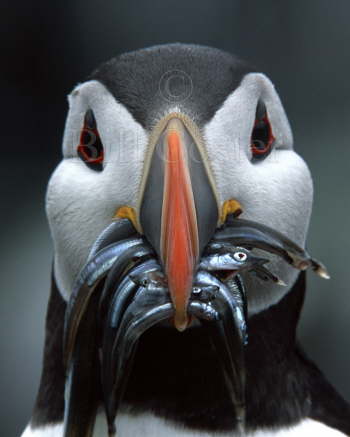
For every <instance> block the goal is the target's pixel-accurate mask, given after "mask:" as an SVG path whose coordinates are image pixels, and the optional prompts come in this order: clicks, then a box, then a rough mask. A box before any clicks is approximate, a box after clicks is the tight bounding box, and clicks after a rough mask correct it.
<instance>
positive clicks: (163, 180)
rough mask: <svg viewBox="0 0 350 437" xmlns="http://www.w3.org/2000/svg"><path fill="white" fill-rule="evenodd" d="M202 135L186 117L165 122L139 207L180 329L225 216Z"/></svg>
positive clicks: (155, 144)
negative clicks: (205, 252) (221, 213)
mask: <svg viewBox="0 0 350 437" xmlns="http://www.w3.org/2000/svg"><path fill="white" fill-rule="evenodd" d="M191 131H192V132H191ZM198 132H199V131H198V130H197V129H195V126H194V124H193V123H192V122H191V121H190V120H189V121H188V120H187V118H185V117H183V116H182V115H181V118H180V116H176V115H173V116H172V117H167V119H166V120H164V121H163V125H162V127H161V128H160V129H158V134H157V135H155V139H154V141H153V145H152V143H151V145H150V154H149V157H148V160H147V161H146V165H145V172H144V178H143V184H142V185H143V186H142V196H141V202H140V207H139V225H140V227H141V229H142V233H143V234H144V235H145V237H146V238H147V239H148V241H149V242H150V243H151V245H152V246H153V248H154V249H155V250H156V252H157V254H158V257H159V259H160V261H161V263H162V265H163V269H164V272H165V274H166V278H167V282H168V288H169V291H170V296H171V299H172V302H173V305H174V308H175V320H174V322H175V326H176V328H177V329H178V330H179V331H183V330H184V329H186V327H187V326H188V324H189V317H188V313H187V306H188V302H189V297H190V294H191V291H192V285H193V277H194V274H195V271H196V268H197V264H198V260H199V257H200V255H201V252H202V250H203V248H204V247H205V246H206V245H207V243H208V242H209V240H210V239H211V238H212V236H213V234H214V231H215V229H216V226H217V223H218V218H219V214H218V202H217V200H216V197H215V189H214V186H213V182H212V178H211V175H210V170H209V167H208V164H207V160H206V157H205V153H204V149H203V146H202V143H201V139H200V135H199V133H198Z"/></svg>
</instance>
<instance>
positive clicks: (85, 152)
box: [77, 126, 104, 164]
mask: <svg viewBox="0 0 350 437" xmlns="http://www.w3.org/2000/svg"><path fill="white" fill-rule="evenodd" d="M87 136H89V137H90V138H95V139H96V138H98V139H99V138H100V135H99V133H98V130H97V129H89V128H88V127H86V126H84V127H83V129H82V131H81V134H80V142H79V145H78V148H77V150H78V154H79V155H80V156H81V158H82V160H83V161H85V162H87V163H89V164H101V163H102V162H103V159H104V153H103V149H100V150H98V156H97V157H93V156H91V153H95V152H96V150H97V149H96V148H95V147H94V146H93V142H91V140H89V141H88V144H84V143H85V142H86V137H87ZM89 143H90V144H89Z"/></svg>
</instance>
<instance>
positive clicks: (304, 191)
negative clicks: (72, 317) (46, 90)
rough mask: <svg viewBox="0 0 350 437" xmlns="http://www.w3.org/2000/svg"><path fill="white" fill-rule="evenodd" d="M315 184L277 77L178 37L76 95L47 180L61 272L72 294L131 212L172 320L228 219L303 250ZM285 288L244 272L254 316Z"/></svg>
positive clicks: (290, 278)
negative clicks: (108, 234) (160, 271)
mask: <svg viewBox="0 0 350 437" xmlns="http://www.w3.org/2000/svg"><path fill="white" fill-rule="evenodd" d="M312 191H313V189H312V180H311V177H310V173H309V170H308V168H307V166H306V164H305V162H304V161H303V160H302V158H301V157H300V156H299V155H298V154H297V153H296V152H295V151H294V149H293V138H292V133H291V129H290V126H289V123H288V120H287V117H286V115H285V112H284V109H283V106H282V104H281V101H280V99H279V97H278V95H277V93H276V91H275V89H274V87H273V85H272V83H271V82H270V80H269V79H268V78H267V77H266V76H265V75H264V74H262V73H259V72H256V71H254V69H252V68H251V67H249V66H248V65H247V64H245V63H244V62H242V61H240V60H239V59H237V58H236V57H234V56H232V55H230V54H227V53H224V52H222V51H220V50H217V49H212V48H208V47H202V46H195V45H183V44H171V45H164V46H156V47H152V48H149V49H143V50H139V51H136V52H131V53H127V54H124V55H121V56H118V57H116V58H114V59H112V60H111V61H109V62H106V63H104V64H102V65H101V66H100V67H99V68H98V69H97V70H96V71H95V72H94V73H93V74H92V75H91V76H90V77H89V79H88V80H87V81H86V82H84V83H81V84H79V85H78V86H76V87H75V89H74V90H73V91H72V93H71V94H70V96H69V113H68V117H67V122H66V127H65V133H64V139H63V159H62V161H61V163H60V164H59V165H58V167H57V168H56V170H55V172H54V174H53V175H52V177H51V180H50V182H49V186H48V191H47V215H48V219H49V223H50V228H51V232H52V236H53V241H54V253H55V260H54V277H55V281H56V283H57V286H58V289H59V290H60V292H61V294H62V296H63V297H64V298H65V299H66V300H68V299H69V296H70V294H71V292H72V290H73V284H74V281H75V279H76V277H77V275H78V273H79V271H80V270H81V269H82V267H83V266H84V264H85V263H86V261H87V259H88V256H89V253H90V251H91V248H92V246H93V244H94V242H95V240H96V238H97V237H98V235H99V234H100V233H101V232H102V231H103V230H104V229H105V228H106V227H107V226H108V225H109V224H110V223H111V222H112V221H113V220H117V219H118V218H121V217H124V218H125V217H127V218H129V219H130V220H131V221H132V223H133V225H134V226H135V228H136V230H137V231H138V232H139V233H140V234H143V235H144V236H145V238H146V239H147V240H148V242H149V243H150V244H151V246H152V247H153V248H154V250H155V252H156V254H157V255H158V258H159V259H160V260H161V263H162V265H163V267H164V271H165V273H166V275H167V277H168V284H169V290H170V293H171V297H172V301H173V303H174V306H175V309H176V315H175V323H176V326H177V327H178V328H179V329H183V328H184V327H185V326H186V325H187V323H188V320H187V316H186V305H187V303H188V298H189V293H190V290H191V286H192V281H193V272H194V270H195V268H196V265H198V263H199V261H200V258H201V254H202V251H203V249H204V247H205V246H206V245H207V244H208V242H209V241H210V239H211V238H212V236H213V235H214V232H215V230H216V229H217V228H218V227H219V226H220V225H222V223H223V222H224V221H225V219H226V216H227V214H229V213H232V212H237V209H241V210H242V214H241V217H243V218H246V219H249V220H253V221H256V222H259V223H262V224H265V225H268V226H269V227H270V228H273V229H275V230H277V231H279V232H281V233H283V234H284V235H286V236H287V237H289V238H290V239H291V240H292V241H294V242H295V243H297V244H298V245H299V246H301V247H304V245H305V238H306V234H307V228H308V224H309V218H310V213H311V207H312ZM270 266H271V270H272V271H273V272H274V273H276V274H278V276H279V277H280V278H282V279H283V281H284V282H285V283H286V284H287V286H286V287H280V286H279V285H277V284H271V283H263V282H261V281H259V279H257V278H255V277H252V276H249V275H246V277H245V276H244V275H245V274H244V273H242V275H243V276H244V278H245V284H246V289H247V299H248V311H249V314H250V315H253V314H256V313H259V312H261V311H262V310H264V309H266V308H268V307H269V306H271V305H273V304H275V303H276V302H278V301H279V300H280V299H281V298H282V297H283V296H284V295H285V294H286V293H287V292H288V291H289V290H290V289H291V287H292V285H293V284H294V282H295V280H296V277H297V274H298V272H297V271H296V270H295V269H293V268H292V267H291V266H290V265H288V264H287V263H285V262H284V261H283V260H281V259H279V258H278V259H277V258H276V257H273V258H272V259H271V264H270Z"/></svg>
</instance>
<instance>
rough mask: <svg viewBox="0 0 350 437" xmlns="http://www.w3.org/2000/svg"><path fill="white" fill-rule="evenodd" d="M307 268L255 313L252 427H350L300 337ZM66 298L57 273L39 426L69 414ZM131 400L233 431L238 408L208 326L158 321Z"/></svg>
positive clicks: (346, 410) (132, 407)
mask: <svg viewBox="0 0 350 437" xmlns="http://www.w3.org/2000/svg"><path fill="white" fill-rule="evenodd" d="M304 293H305V274H304V273H301V274H300V276H299V278H298V280H297V282H296V283H295V285H294V287H293V289H292V290H291V291H290V292H289V293H288V294H287V295H286V296H285V297H284V298H283V299H282V300H281V301H280V302H279V303H278V304H277V305H274V306H273V307H271V308H269V309H268V310H265V311H263V312H261V313H259V314H258V315H255V316H253V317H251V318H250V319H249V321H248V332H249V343H248V345H247V347H246V373H247V390H246V401H247V429H248V430H254V429H261V428H279V427H284V426H291V425H293V424H296V423H298V422H299V421H300V420H302V419H304V418H312V419H314V420H318V421H320V422H323V423H325V424H326V425H328V426H331V427H334V428H336V429H339V430H340V431H342V432H344V433H346V434H350V406H349V405H348V404H347V403H346V402H345V401H344V400H343V399H342V398H341V397H340V396H339V395H338V394H337V392H336V391H335V390H334V388H333V387H332V386H331V385H330V384H329V383H328V382H327V381H326V379H325V378H324V377H323V375H322V373H321V372H320V371H319V370H318V369H317V367H316V366H315V365H314V364H313V363H312V362H310V361H309V360H308V359H307V358H306V357H305V355H304V353H303V352H302V350H301V348H300V347H299V346H298V345H297V342H296V337H295V335H296V334H295V333H296V327H297V323H298V320H299V316H300V311H301V308H302V305H303V300H304ZM65 307H66V304H65V302H64V300H63V299H62V297H61V296H60V294H59V292H58V290H57V287H56V284H55V282H54V281H53V285H52V292H51V297H50V302H49V307H48V314H47V325H46V342H45V352H44V367H43V373H42V378H41V383H40V388H39V393H38V397H37V402H36V406H35V409H34V413H33V417H32V426H34V427H35V426H42V425H43V424H47V423H57V422H61V421H62V420H63V410H64V394H63V393H64V380H65V376H64V370H63V364H62V334H63V321H64V313H65ZM124 408H127V410H128V412H129V414H138V413H141V412H148V411H152V412H153V413H154V414H156V415H158V416H159V417H163V418H166V419H168V420H173V421H175V422H177V423H180V424H183V425H185V426H187V427H189V428H193V429H197V430H206V431H210V430H215V431H232V430H233V429H234V428H235V425H236V424H235V417H234V414H233V408H232V405H231V402H230V399H229V397H228V394H227V391H226V387H225V381H224V378H223V375H222V371H221V368H220V365H219V362H218V359H217V357H216V356H215V353H214V352H213V350H212V348H211V346H210V344H209V341H208V339H207V338H206V337H205V335H203V331H202V330H201V328H192V329H188V330H187V331H185V332H184V333H179V332H177V331H175V330H174V329H171V328H163V327H157V328H153V329H151V330H149V331H148V332H146V334H144V336H143V337H142V338H141V341H140V345H139V348H138V352H137V355H136V358H135V366H134V369H133V371H132V373H131V377H130V382H129V384H128V387H127V390H126V395H125V404H124Z"/></svg>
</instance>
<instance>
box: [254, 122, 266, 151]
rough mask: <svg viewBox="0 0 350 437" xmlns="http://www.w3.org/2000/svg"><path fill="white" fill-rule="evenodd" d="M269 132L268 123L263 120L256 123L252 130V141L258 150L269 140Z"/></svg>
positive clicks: (263, 147) (262, 148) (264, 146)
mask: <svg viewBox="0 0 350 437" xmlns="http://www.w3.org/2000/svg"><path fill="white" fill-rule="evenodd" d="M269 137H270V132H269V125H268V123H266V121H265V120H260V121H258V122H257V123H256V125H255V126H254V130H253V138H252V139H253V143H254V146H255V147H256V148H257V149H259V150H264V149H265V148H266V146H267V144H268V142H269Z"/></svg>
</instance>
